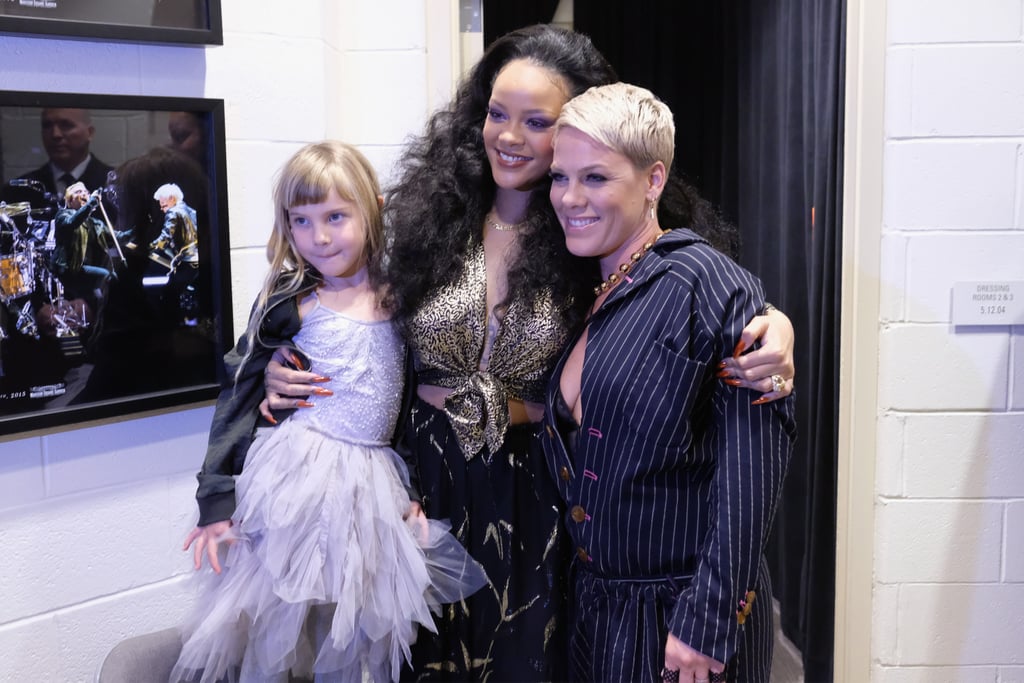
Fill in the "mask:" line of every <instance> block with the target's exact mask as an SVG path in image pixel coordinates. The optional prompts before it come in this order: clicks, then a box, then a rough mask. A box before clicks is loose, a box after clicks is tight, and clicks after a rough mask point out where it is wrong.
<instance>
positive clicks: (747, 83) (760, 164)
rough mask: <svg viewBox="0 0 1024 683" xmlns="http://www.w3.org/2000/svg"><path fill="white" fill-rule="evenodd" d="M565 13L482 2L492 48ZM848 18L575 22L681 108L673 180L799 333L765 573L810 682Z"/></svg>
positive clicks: (827, 513)
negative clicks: (712, 219)
mask: <svg viewBox="0 0 1024 683" xmlns="http://www.w3.org/2000/svg"><path fill="white" fill-rule="evenodd" d="M566 1H570V0H566ZM557 4H558V3H557V2H555V1H554V0H531V1H530V2H526V3H521V4H520V3H499V2H495V1H488V0H484V2H483V7H484V37H485V43H486V42H489V41H490V40H493V38H494V37H496V36H498V35H501V34H502V33H505V32H506V31H509V30H512V29H514V28H518V27H521V26H526V25H528V24H531V23H536V22H539V21H547V20H549V19H550V18H551V16H552V13H553V12H554V9H555V7H556V6H557ZM513 5H518V8H514V7H511V6H513ZM845 13H846V2H845V0H798V1H796V2H794V1H792V0H788V1H787V0H715V1H713V2H685V1H684V2H679V0H584V1H582V2H575V3H574V7H573V11H572V16H573V26H574V28H575V29H576V30H578V31H581V32H583V33H586V34H588V35H589V36H590V37H591V38H592V39H593V41H594V43H595V45H597V47H598V48H599V49H600V50H601V51H602V52H603V53H604V54H605V56H606V57H607V58H608V59H609V61H610V62H611V63H612V65H613V66H614V67H615V69H616V71H617V72H618V74H619V76H620V78H621V79H622V80H624V81H628V82H631V83H636V84H638V85H643V86H645V87H647V88H649V89H651V90H652V91H654V92H655V93H656V94H657V95H658V96H659V97H661V98H662V99H663V100H664V101H665V102H666V103H668V104H669V106H670V107H671V108H672V110H673V112H674V114H675V118H676V126H677V140H676V166H677V168H676V172H679V173H682V174H684V175H685V176H686V177H687V178H688V179H689V180H690V181H691V182H692V183H693V184H694V185H696V186H697V187H698V189H699V190H700V191H701V193H702V194H703V195H704V196H705V197H707V198H709V199H711V200H712V201H713V202H714V203H715V204H716V205H717V206H718V207H719V208H720V210H721V211H722V212H723V214H724V215H725V216H726V218H728V219H729V220H730V221H732V222H734V223H735V224H736V225H737V226H738V227H739V229H740V233H741V235H742V240H743V244H742V251H741V256H740V261H741V263H742V264H743V265H744V266H746V267H748V268H749V269H750V270H751V271H753V272H754V273H756V274H757V275H759V276H760V277H761V279H762V281H763V282H764V285H765V289H766V291H767V292H768V297H769V300H771V301H772V302H773V303H774V304H776V305H777V306H778V307H779V308H781V309H782V310H784V311H785V312H786V314H787V315H789V317H790V319H791V320H792V321H793V325H794V327H795V329H796V333H797V343H796V363H797V377H796V386H797V389H796V391H797V416H798V424H799V438H798V442H797V445H796V451H795V453H794V459H793V462H792V465H791V467H790V470H789V474H788V478H787V481H786V485H785V489H784V494H783V502H782V505H781V507H780V509H779V512H778V515H777V517H776V523H775V533H774V536H773V538H772V541H771V547H770V549H769V558H770V561H771V563H772V578H773V582H774V588H775V595H776V597H777V598H778V600H779V602H780V603H781V606H782V620H781V621H782V629H783V632H784V633H785V635H786V636H787V637H788V638H789V639H790V640H791V641H792V642H793V643H795V644H796V646H797V647H798V648H799V649H800V650H801V652H802V657H803V664H804V676H805V680H807V681H830V680H832V653H833V632H834V616H835V615H834V604H835V523H836V508H835V503H836V470H837V446H836V443H837V435H838V423H837V412H838V404H839V403H838V372H839V332H840V327H839V311H840V294H841V292H840V277H841V269H840V262H841V256H842V255H841V243H842V239H841V215H842V204H841V199H842V193H841V182H842V164H843V157H842V154H843V151H842V139H843V120H842V116H843V90H844V72H845V63H844V59H843V57H844V50H845Z"/></svg>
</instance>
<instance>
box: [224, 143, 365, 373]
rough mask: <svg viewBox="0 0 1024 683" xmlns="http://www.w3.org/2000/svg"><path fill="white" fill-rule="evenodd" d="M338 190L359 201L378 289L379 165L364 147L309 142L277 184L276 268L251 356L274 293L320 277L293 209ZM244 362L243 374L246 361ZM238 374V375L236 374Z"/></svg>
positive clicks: (250, 335)
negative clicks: (299, 236) (299, 239)
mask: <svg viewBox="0 0 1024 683" xmlns="http://www.w3.org/2000/svg"><path fill="white" fill-rule="evenodd" d="M331 190H334V191H335V192H337V193H338V196H339V197H340V198H341V199H344V200H345V201H348V202H352V203H353V204H355V205H356V207H357V209H358V211H359V216H360V218H362V222H363V230H364V231H365V235H364V237H365V246H364V248H363V249H364V253H363V257H364V258H365V260H366V264H367V270H368V272H369V276H370V280H371V283H372V284H373V285H374V286H375V287H376V286H377V285H378V282H379V276H380V266H381V264H380V259H381V251H382V247H383V243H384V224H383V222H382V220H381V213H380V203H379V202H380V196H381V194H380V185H379V184H378V182H377V174H376V172H375V171H374V170H373V166H371V165H370V162H369V161H368V160H367V159H366V157H365V156H363V154H362V152H360V151H359V150H358V149H356V148H355V147H353V146H352V145H349V144H347V143H344V142H340V141H337V140H325V141H323V142H315V143H312V144H309V145H306V146H305V147H303V148H302V149H300V150H299V151H298V152H296V153H295V154H294V155H293V156H292V157H291V158H290V159H289V160H288V161H287V162H285V164H284V166H283V167H281V170H280V171H278V174H277V177H276V180H275V182H274V196H273V201H274V227H273V230H272V232H271V234H270V240H269V241H268V242H267V260H268V261H269V262H270V270H269V272H268V273H267V277H266V279H265V280H264V282H263V287H262V288H261V289H260V294H259V297H258V298H257V300H256V304H255V306H254V307H253V311H252V315H251V316H250V319H249V327H248V329H247V330H246V340H247V342H248V344H247V348H246V353H245V359H248V357H249V356H250V355H251V353H252V349H253V347H254V346H255V343H256V341H257V339H258V337H259V329H260V323H261V322H262V320H263V316H264V315H265V314H266V311H267V304H268V302H269V300H270V298H271V296H272V295H273V296H277V295H282V296H287V295H289V294H298V292H299V291H301V290H302V286H303V283H304V282H306V280H307V277H308V276H312V277H313V278H314V279H320V273H318V272H317V271H316V270H315V269H314V268H312V267H311V266H310V265H309V264H308V263H306V262H305V260H304V259H303V258H302V256H301V255H300V254H299V250H298V249H297V248H296V246H295V240H294V239H293V237H292V231H291V225H290V223H289V220H288V211H289V209H291V208H292V207H295V206H303V205H306V204H319V203H320V202H323V201H324V200H326V199H327V196H328V195H329V194H330V193H331ZM245 359H243V362H242V364H240V365H239V370H238V372H239V373H241V367H242V365H244V360H245ZM236 376H237V375H236Z"/></svg>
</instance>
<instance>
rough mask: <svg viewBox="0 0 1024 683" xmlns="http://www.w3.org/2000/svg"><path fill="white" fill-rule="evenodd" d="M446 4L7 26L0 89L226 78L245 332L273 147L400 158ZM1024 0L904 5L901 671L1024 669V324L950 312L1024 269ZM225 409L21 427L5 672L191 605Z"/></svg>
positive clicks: (11, 519) (1010, 677) (5, 610)
mask: <svg viewBox="0 0 1024 683" xmlns="http://www.w3.org/2000/svg"><path fill="white" fill-rule="evenodd" d="M449 4H450V3H442V2H440V1H439V0H386V1H382V0H374V2H372V3H371V2H368V1H366V0H363V1H359V0H343V1H339V2H334V1H333V0H299V1H298V2H293V3H289V5H288V11H287V12H282V11H281V5H280V4H279V3H274V2H270V1H269V0H225V1H224V27H225V44H224V45H223V46H220V47H169V46H155V45H130V44H110V43H99V42H92V41H62V40H47V39H40V38H27V37H12V36H2V37H0V55H3V63H2V69H0V88H4V89H24V90H58V91H75V90H77V91H93V92H109V93H125V94H155V95H188V96H206V97H220V98H224V99H225V100H226V102H227V129H228V141H227V154H228V181H229V200H230V205H229V209H230V222H231V245H232V253H231V262H232V263H231V265H232V280H233V292H232V295H233V298H234V322H235V326H236V328H237V329H240V328H241V326H242V325H243V324H244V318H245V313H246V311H247V309H248V306H249V302H250V301H251V300H252V297H253V296H254V294H255V291H256V288H257V287H258V284H259V281H260V279H261V277H262V275H263V272H264V268H265V265H264V263H265V262H264V258H263V253H262V244H263V242H264V241H265V239H266V234H267V228H268V222H267V216H268V210H269V206H270V204H269V199H268V197H269V188H270V182H271V181H270V178H271V175H272V173H273V171H274V169H276V168H277V166H278V165H279V164H280V163H281V162H282V161H283V160H284V158H286V157H287V156H288V155H289V154H290V153H291V152H292V151H293V150H294V149H295V148H296V147H297V146H299V145H300V144H301V143H303V142H306V141H310V140H315V139H319V138H321V137H325V136H337V137H341V138H344V139H347V140H350V141H352V142H355V143H357V144H359V145H360V146H361V147H362V148H363V149H364V151H365V152H366V153H367V154H368V155H369V156H370V157H371V159H372V160H373V161H374V162H375V163H376V164H377V166H378V168H380V169H382V171H384V173H385V175H386V174H387V169H388V168H389V167H390V165H391V163H392V162H393V159H394V157H395V155H396V154H397V152H398V150H399V148H400V143H401V140H402V138H403V137H404V136H405V135H406V134H407V133H408V132H410V131H414V130H417V129H418V128H419V127H420V125H421V122H422V119H423V115H424V112H425V111H426V110H428V109H429V108H430V107H431V106H432V105H433V104H436V102H437V101H439V100H440V99H443V97H444V87H443V85H442V86H440V87H439V86H438V83H442V84H443V83H444V81H445V79H446V78H447V77H448V76H449V75H450V74H449V73H446V68H445V67H443V66H442V67H438V66H437V63H436V62H432V61H431V58H432V55H431V54H430V51H428V50H426V48H425V44H426V39H425V35H426V34H428V33H429V32H430V30H431V28H430V24H431V21H436V17H437V16H438V12H440V14H441V15H443V16H445V17H447V12H448V10H449V7H448V5H449ZM1022 4H1024V2H1022V0H986V2H984V3H982V4H980V5H979V4H977V3H974V2H970V0H943V1H942V2H934V1H933V0H889V2H888V41H889V44H888V47H887V66H886V71H887V73H886V102H885V107H886V146H885V165H884V209H883V220H884V229H883V237H882V255H883V269H882V279H883V286H882V295H881V301H880V306H881V310H882V316H881V320H880V323H879V341H880V358H879V367H880V372H879V380H878V381H879V405H878V420H879V429H878V446H877V463H878V466H877V475H878V476H877V483H876V494H877V495H876V514H877V517H876V534H875V548H874V555H875V562H874V595H873V599H874V612H875V614H874V634H873V638H872V659H873V668H872V677H873V678H874V679H875V680H878V681H884V682H886V683H909V682H910V681H925V680H927V681H936V680H942V681H1014V680H1017V681H1024V646H1022V645H1021V643H1024V612H1022V610H1020V605H1022V604H1024V468H1022V466H1021V462H1020V460H1021V457H1022V455H1024V446H1022V444H1024V416H1022V411H1024V343H1022V340H1021V334H1022V330H1021V328H995V329H979V328H969V329H963V328H956V329H954V328H953V327H952V326H951V325H950V310H949V301H950V297H949V291H950V288H951V286H952V283H953V282H955V281H958V280H978V279H1014V280H1024V232H1022V228H1024V219H1022V216H1024V152H1022V148H1024V68H1022V67H1024V44H1022V35H1024V10H1022ZM442 5H443V7H442ZM444 20H447V19H443V20H442V21H444ZM433 56H434V57H437V55H436V54H435V55H433ZM440 57H441V59H440V62H441V63H445V62H446V61H447V60H448V58H449V57H450V55H441V56H440ZM54 64H63V65H64V66H63V67H62V68H59V69H58V68H55V67H54V66H53V65H54ZM211 414H212V409H211V408H210V407H209V406H202V407H193V408H189V409H184V410H176V411H164V412H161V413H159V414H153V415H147V416H135V417H131V418H128V419H124V420H111V421H105V422H102V423H90V424H87V425H83V426H78V427H75V428H69V429H62V430H49V431H46V432H38V433H32V434H25V435H21V436H20V437H19V438H16V439H10V438H5V437H0V548H2V549H3V550H2V551H0V552H2V554H0V653H3V657H2V658H0V681H23V680H38V681H89V680H91V679H92V677H93V675H94V673H95V671H96V668H97V667H98V666H99V663H100V661H101V660H102V658H103V656H104V655H105V653H106V652H107V651H108V650H109V649H110V647H112V646H113V645H114V644H115V643H116V642H117V641H119V640H120V639H122V638H125V637H128V636H131V635H135V634H139V633H145V632H149V631H153V630H157V629H160V628H164V627H166V626H169V625H172V624H175V623H177V622H178V621H179V620H180V618H181V616H182V614H183V613H184V611H185V610H186V608H187V607H188V604H189V598H188V594H187V592H186V591H185V590H184V589H183V583H184V579H185V577H186V576H187V575H188V573H189V571H190V569H189V563H188V558H187V557H186V556H185V555H184V553H181V552H180V551H179V550H178V548H179V546H180V542H181V538H182V535H183V533H184V531H186V530H187V529H188V528H189V526H190V525H191V523H192V520H193V515H194V510H193V501H192V495H193V493H194V486H195V483H194V479H193V473H194V471H195V470H196V468H197V465H198V462H199V459H200V458H201V456H202V452H203V448H204V446H205V439H206V430H207V427H208V423H209V419H210V416H211ZM859 457H872V454H870V453H864V454H859ZM840 618H842V615H840Z"/></svg>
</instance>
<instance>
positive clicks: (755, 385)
mask: <svg viewBox="0 0 1024 683" xmlns="http://www.w3.org/2000/svg"><path fill="white" fill-rule="evenodd" d="M794 338H795V333H794V332H793V323H791V322H790V320H789V318H788V317H787V316H786V314H785V313H783V312H782V311H780V310H778V309H776V308H770V309H769V310H768V312H767V313H766V314H765V315H759V316H756V317H755V318H754V319H752V320H751V321H750V322H749V323H748V324H747V326H746V327H744V328H743V333H742V335H741V336H740V341H739V343H738V344H737V345H736V348H735V349H734V350H733V355H732V356H731V357H729V358H726V359H725V360H723V361H722V362H721V363H720V364H719V365H718V377H719V378H720V379H721V380H722V381H723V382H725V383H726V384H728V385H730V386H734V387H745V388H747V389H753V390H754V391H760V392H761V395H760V396H759V397H757V398H755V399H754V400H753V401H751V403H753V404H755V405H760V404H761V403H768V402H770V401H774V400H776V399H780V398H785V397H786V396H789V395H790V394H791V393H793V376H794V374H796V368H795V367H794V365H793V341H794ZM758 341H760V342H761V345H760V347H758V348H756V349H753V350H752V351H749V352H747V353H744V352H745V351H747V350H748V349H750V348H752V347H753V346H754V344H755V342H758Z"/></svg>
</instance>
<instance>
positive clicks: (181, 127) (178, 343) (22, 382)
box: [0, 91, 233, 435]
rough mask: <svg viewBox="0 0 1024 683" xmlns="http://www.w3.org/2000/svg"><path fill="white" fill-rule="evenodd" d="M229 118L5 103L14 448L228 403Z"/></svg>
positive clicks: (105, 102) (2, 270) (1, 269)
mask: <svg viewBox="0 0 1024 683" xmlns="http://www.w3.org/2000/svg"><path fill="white" fill-rule="evenodd" d="M225 170H226V164H225V153H224V102H223V100H215V99H201V98H167V97H136V96H124V95H93V94H89V95H86V94H67V93H35V92H13V91H0V435H5V434H12V433H16V432H22V431H26V430H32V429H39V428H46V427H52V426H57V425H66V424H70V423H74V422H80V421H84V420H93V419H100V418H106V417H111V416H118V415H125V414H128V413H134V412H140V411H146V410H153V409H158V408H163V407H167V406H174V405H181V404H187V403H194V402H197V401H203V400H207V399H210V398H213V397H215V396H216V394H217V391H218V389H219V387H220V383H221V381H222V379H224V378H223V377H222V374H223V370H222V364H221V362H220V361H221V357H222V356H223V354H224V352H225V351H226V350H227V349H228V348H230V346H231V344H232V341H233V337H232V329H231V327H232V325H231V293H230V272H229V271H230V264H229V254H228V249H229V244H228V220H227V186H226V182H225Z"/></svg>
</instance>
